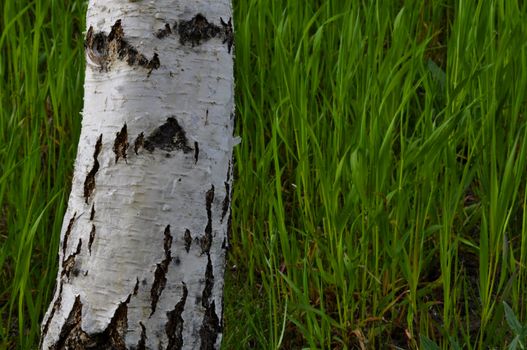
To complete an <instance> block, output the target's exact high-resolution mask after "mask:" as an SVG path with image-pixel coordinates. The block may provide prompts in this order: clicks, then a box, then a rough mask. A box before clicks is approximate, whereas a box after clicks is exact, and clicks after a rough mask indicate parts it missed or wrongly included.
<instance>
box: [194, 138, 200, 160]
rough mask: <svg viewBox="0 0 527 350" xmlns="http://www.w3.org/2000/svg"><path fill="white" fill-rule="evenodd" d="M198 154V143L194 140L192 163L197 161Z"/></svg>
mask: <svg viewBox="0 0 527 350" xmlns="http://www.w3.org/2000/svg"><path fill="white" fill-rule="evenodd" d="M198 156H199V144H198V142H197V141H194V164H196V163H197V162H198Z"/></svg>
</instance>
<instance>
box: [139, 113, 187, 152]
mask: <svg viewBox="0 0 527 350" xmlns="http://www.w3.org/2000/svg"><path fill="white" fill-rule="evenodd" d="M143 146H144V148H145V149H146V150H148V151H149V152H153V151H154V150H155V149H156V148H159V149H162V150H164V151H168V152H170V151H172V150H174V149H176V150H182V151H183V153H189V152H190V151H192V148H191V147H190V146H189V145H188V140H187V136H186V135H185V130H183V128H182V127H181V126H180V125H179V123H178V122H177V120H176V118H175V116H172V117H169V118H167V121H166V123H164V124H163V125H161V126H160V127H159V128H157V129H156V130H154V131H153V132H152V134H150V135H149V136H148V137H147V138H146V140H145V141H144V145H143Z"/></svg>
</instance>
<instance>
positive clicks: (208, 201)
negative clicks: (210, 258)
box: [200, 185, 214, 254]
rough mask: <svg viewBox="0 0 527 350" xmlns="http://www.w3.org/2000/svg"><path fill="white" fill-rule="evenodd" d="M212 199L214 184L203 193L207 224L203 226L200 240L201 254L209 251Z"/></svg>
mask: <svg viewBox="0 0 527 350" xmlns="http://www.w3.org/2000/svg"><path fill="white" fill-rule="evenodd" d="M213 201H214V185H211V188H210V190H208V191H207V194H206V195H205V208H206V209H207V226H206V227H205V234H204V235H203V237H202V238H201V240H200V246H201V254H205V253H207V254H208V253H209V251H210V246H211V244H212V202H213Z"/></svg>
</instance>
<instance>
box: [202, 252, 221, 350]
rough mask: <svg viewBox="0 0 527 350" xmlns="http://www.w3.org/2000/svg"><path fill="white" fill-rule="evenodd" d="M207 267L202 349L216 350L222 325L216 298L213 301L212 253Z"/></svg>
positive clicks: (203, 303)
mask: <svg viewBox="0 0 527 350" xmlns="http://www.w3.org/2000/svg"><path fill="white" fill-rule="evenodd" d="M207 258H208V261H207V268H206V270H205V287H204V288H203V293H202V297H201V305H202V306H203V307H204V308H205V315H204V316H203V322H202V324H201V328H200V330H199V334H200V338H201V346H200V349H202V350H209V349H210V350H214V349H215V348H216V340H217V338H218V334H219V333H220V332H221V325H220V321H219V318H218V315H217V314H216V305H215V302H214V300H212V301H211V296H212V288H213V287H214V273H213V269H212V262H211V260H210V254H207Z"/></svg>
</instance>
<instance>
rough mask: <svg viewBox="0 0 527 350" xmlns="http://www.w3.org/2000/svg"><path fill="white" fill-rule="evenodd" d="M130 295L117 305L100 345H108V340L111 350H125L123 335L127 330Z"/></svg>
mask: <svg viewBox="0 0 527 350" xmlns="http://www.w3.org/2000/svg"><path fill="white" fill-rule="evenodd" d="M130 297H131V295H128V298H127V299H126V300H125V301H124V302H122V303H120V304H119V306H118V307H117V309H116V310H115V313H114V314H113V317H112V320H111V321H110V324H109V325H108V328H106V330H105V331H104V333H103V335H102V337H101V338H102V339H101V341H103V343H102V342H101V341H99V344H100V345H103V344H104V345H106V344H108V340H109V342H110V344H111V349H116V350H126V342H125V335H126V332H127V330H128V303H129V302H130Z"/></svg>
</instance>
